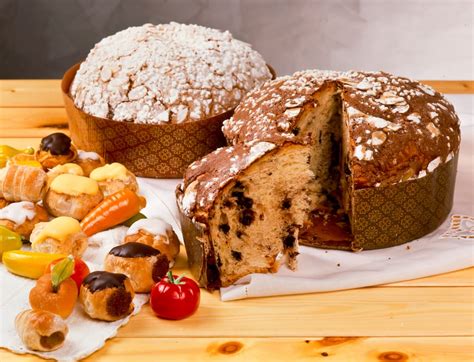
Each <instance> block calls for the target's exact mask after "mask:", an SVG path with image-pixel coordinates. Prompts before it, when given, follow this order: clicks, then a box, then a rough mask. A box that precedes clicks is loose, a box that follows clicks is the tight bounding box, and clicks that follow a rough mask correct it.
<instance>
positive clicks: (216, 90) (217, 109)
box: [70, 23, 272, 124]
mask: <svg viewBox="0 0 474 362" xmlns="http://www.w3.org/2000/svg"><path fill="white" fill-rule="evenodd" d="M271 78H272V75H271V73H270V71H269V68H268V67H267V65H266V63H265V61H264V60H263V58H262V56H261V55H260V54H259V53H258V52H256V51H255V50H253V49H252V48H251V46H250V45H248V44H246V43H244V42H241V41H239V40H237V39H234V38H233V37H232V34H231V33H229V32H228V31H225V32H222V31H219V30H217V29H210V28H206V27H203V26H198V25H187V24H178V23H169V24H159V25H152V24H145V25H142V26H137V27H130V28H128V29H125V30H122V31H120V32H118V33H116V34H114V35H111V36H109V37H107V38H104V39H102V40H101V41H100V42H99V43H97V44H96V45H95V47H94V48H93V49H92V50H91V51H90V53H89V55H88V56H87V58H86V60H85V61H84V62H83V63H82V64H81V66H80V68H79V70H78V71H77V74H76V76H75V78H74V81H73V83H72V86H71V89H70V92H71V95H72V98H73V99H74V103H75V105H76V106H77V107H78V108H80V109H82V110H83V111H84V112H85V113H87V114H90V115H92V116H96V117H101V118H107V119H112V120H116V121H129V122H135V123H151V124H160V123H182V122H190V121H196V120H200V119H205V118H209V117H213V116H215V115H218V114H222V113H224V112H226V111H229V110H231V109H233V108H234V107H235V106H236V105H237V104H238V103H239V101H240V100H241V98H242V97H243V96H244V95H245V93H246V92H248V91H249V90H251V89H252V88H254V87H255V86H257V85H260V84H262V83H263V82H264V81H266V80H269V79H271Z"/></svg>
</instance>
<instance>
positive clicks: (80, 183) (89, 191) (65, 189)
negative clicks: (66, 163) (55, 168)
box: [43, 173, 103, 220]
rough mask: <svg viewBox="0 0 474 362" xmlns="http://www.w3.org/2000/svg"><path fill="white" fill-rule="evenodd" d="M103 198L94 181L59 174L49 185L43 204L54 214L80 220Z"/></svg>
mask: <svg viewBox="0 0 474 362" xmlns="http://www.w3.org/2000/svg"><path fill="white" fill-rule="evenodd" d="M102 199H103V196H102V192H101V191H100V189H99V185H98V183H97V182H96V181H94V180H92V179H90V178H87V177H83V176H77V175H71V174H66V173H64V174H60V175H58V176H56V177H55V178H54V180H53V181H52V182H51V184H50V185H49V189H48V191H47V192H46V196H45V198H44V201H43V202H44V206H45V207H46V209H47V210H48V212H49V213H50V214H52V215H54V216H70V217H73V218H75V219H77V220H82V219H83V218H84V217H85V216H86V215H87V214H88V213H89V211H91V210H92V209H93V208H94V207H96V206H97V205H98V204H99V203H100V202H101V201H102Z"/></svg>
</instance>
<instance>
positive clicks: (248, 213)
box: [239, 209, 255, 226]
mask: <svg viewBox="0 0 474 362" xmlns="http://www.w3.org/2000/svg"><path fill="white" fill-rule="evenodd" d="M254 220H255V212H254V211H253V210H250V209H245V210H242V211H241V212H240V216H239V221H240V223H241V224H242V225H245V226H249V225H251V224H252V223H253V221H254Z"/></svg>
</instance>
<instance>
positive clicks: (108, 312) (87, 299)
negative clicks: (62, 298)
mask: <svg viewBox="0 0 474 362" xmlns="http://www.w3.org/2000/svg"><path fill="white" fill-rule="evenodd" d="M134 297H135V292H134V291H133V288H132V284H131V283H130V279H128V278H127V276H126V275H124V274H115V273H109V272H106V271H95V272H92V273H90V274H89V275H88V276H87V277H86V278H85V279H84V281H83V282H82V285H81V289H80V291H79V302H80V303H81V305H82V307H83V308H84V311H85V312H86V313H87V314H88V315H89V317H91V318H93V319H99V320H103V321H109V322H111V321H116V320H119V319H122V318H125V317H126V316H128V315H129V314H130V313H132V311H133V308H134V306H133V298H134Z"/></svg>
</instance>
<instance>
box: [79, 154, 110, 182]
mask: <svg viewBox="0 0 474 362" xmlns="http://www.w3.org/2000/svg"><path fill="white" fill-rule="evenodd" d="M74 162H75V163H76V164H78V165H79V166H80V167H81V168H82V170H83V171H84V176H89V175H90V174H91V172H92V171H93V170H95V169H96V168H98V167H102V166H104V165H105V160H104V159H103V158H102V157H100V156H99V154H98V153H95V152H86V151H82V150H78V151H77V158H76V160H75V161H74Z"/></svg>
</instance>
